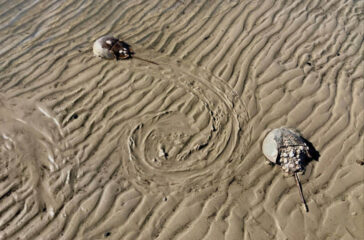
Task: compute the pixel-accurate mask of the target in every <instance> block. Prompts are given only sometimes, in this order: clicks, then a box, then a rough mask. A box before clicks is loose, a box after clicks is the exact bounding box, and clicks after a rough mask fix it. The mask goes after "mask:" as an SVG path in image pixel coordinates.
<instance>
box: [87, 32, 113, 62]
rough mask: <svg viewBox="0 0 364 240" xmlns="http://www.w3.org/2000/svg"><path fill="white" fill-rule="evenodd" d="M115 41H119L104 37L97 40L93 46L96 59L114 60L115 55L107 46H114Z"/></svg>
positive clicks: (111, 37)
mask: <svg viewBox="0 0 364 240" xmlns="http://www.w3.org/2000/svg"><path fill="white" fill-rule="evenodd" d="M115 41H118V39H117V38H115V37H113V36H104V37H101V38H99V39H97V40H96V41H95V42H94V45H93V52H94V55H95V56H96V57H101V58H106V59H114V58H115V55H114V54H113V52H112V51H111V50H110V49H109V48H107V47H106V45H112V43H113V42H115Z"/></svg>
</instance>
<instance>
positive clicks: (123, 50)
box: [93, 36, 158, 65]
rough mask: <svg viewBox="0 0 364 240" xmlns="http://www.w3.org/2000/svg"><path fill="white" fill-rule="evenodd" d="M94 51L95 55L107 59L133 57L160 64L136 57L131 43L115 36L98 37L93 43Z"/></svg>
mask: <svg viewBox="0 0 364 240" xmlns="http://www.w3.org/2000/svg"><path fill="white" fill-rule="evenodd" d="M93 52H94V55H95V56H97V57H101V58H105V59H116V60H122V59H129V58H132V57H133V58H136V59H140V60H142V61H145V62H149V63H153V64H156V65H158V64H157V63H155V62H153V61H149V60H146V59H143V58H140V57H135V56H134V51H133V50H132V48H131V47H130V45H129V44H127V43H126V42H124V41H120V40H119V39H117V38H115V37H113V36H104V37H101V38H99V39H97V40H96V41H95V42H94V45H93Z"/></svg>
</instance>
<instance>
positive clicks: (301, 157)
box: [262, 127, 312, 212]
mask: <svg viewBox="0 0 364 240" xmlns="http://www.w3.org/2000/svg"><path fill="white" fill-rule="evenodd" d="M262 150H263V154H264V156H265V157H266V158H267V159H268V160H269V161H270V162H272V163H274V164H277V165H280V166H281V168H282V170H283V171H284V172H285V174H288V175H294V177H295V180H296V183H297V186H298V188H299V192H300V196H301V200H302V202H303V204H304V206H305V210H306V212H308V206H307V204H306V200H305V198H304V196H303V192H302V186H301V182H300V180H299V178H298V174H297V173H298V172H303V171H304V170H305V169H304V164H305V162H306V161H307V160H308V159H310V158H312V157H311V155H310V152H309V150H310V149H309V147H308V146H307V144H306V141H305V140H304V138H303V137H302V136H301V135H300V134H299V133H298V132H297V131H296V130H294V129H291V128H285V127H281V128H276V129H273V130H272V131H270V132H269V133H268V134H267V136H266V137H265V138H264V141H263V145H262Z"/></svg>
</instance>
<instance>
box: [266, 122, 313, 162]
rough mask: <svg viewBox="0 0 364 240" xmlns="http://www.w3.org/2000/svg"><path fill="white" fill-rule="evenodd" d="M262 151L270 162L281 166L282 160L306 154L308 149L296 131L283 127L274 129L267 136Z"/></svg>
mask: <svg viewBox="0 0 364 240" xmlns="http://www.w3.org/2000/svg"><path fill="white" fill-rule="evenodd" d="M289 148H292V149H289ZM262 150H263V154H264V156H265V157H266V158H267V159H268V160H269V161H271V162H272V163H275V164H280V163H281V161H280V158H282V159H283V160H284V157H290V158H292V157H295V156H297V155H300V154H301V152H302V153H305V151H307V150H308V147H307V145H306V143H305V141H304V139H303V138H302V137H301V135H300V134H299V133H298V132H297V131H296V130H294V129H291V128H285V127H281V128H276V129H273V130H272V131H270V132H269V133H268V134H267V136H266V137H265V138H264V140H263V145H262ZM287 150H290V151H287ZM283 160H282V162H283Z"/></svg>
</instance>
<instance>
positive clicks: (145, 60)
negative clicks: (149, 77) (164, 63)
mask: <svg viewBox="0 0 364 240" xmlns="http://www.w3.org/2000/svg"><path fill="white" fill-rule="evenodd" d="M132 58H135V59H139V60H142V61H144V62H149V63H152V64H155V65H159V64H158V63H156V62H153V61H150V60H147V59H144V58H140V57H136V56H133V57H132Z"/></svg>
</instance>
